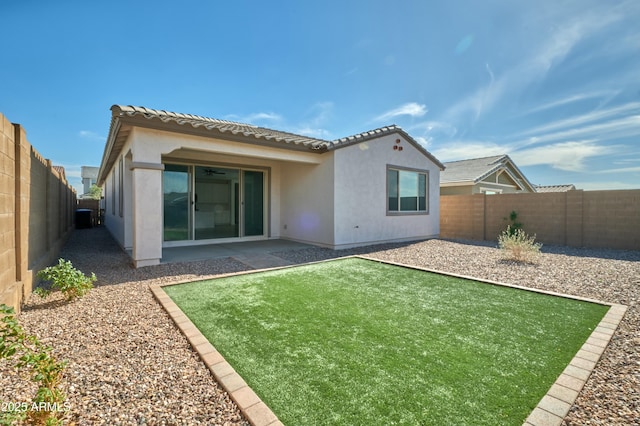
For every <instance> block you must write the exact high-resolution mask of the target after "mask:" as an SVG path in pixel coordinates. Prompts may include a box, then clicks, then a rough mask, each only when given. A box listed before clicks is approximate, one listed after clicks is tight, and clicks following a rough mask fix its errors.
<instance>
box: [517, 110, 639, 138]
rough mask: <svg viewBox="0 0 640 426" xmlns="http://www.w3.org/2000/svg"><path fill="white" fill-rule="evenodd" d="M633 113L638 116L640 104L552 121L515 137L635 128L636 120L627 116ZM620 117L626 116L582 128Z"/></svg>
mask: <svg viewBox="0 0 640 426" xmlns="http://www.w3.org/2000/svg"><path fill="white" fill-rule="evenodd" d="M634 113H635V114H640V102H630V103H627V104H624V105H619V106H616V107H613V108H608V109H603V110H597V111H591V112H588V113H586V114H582V115H578V116H574V117H570V118H566V119H561V120H557V121H553V122H551V123H548V124H543V125H542V126H538V127H534V128H532V129H528V130H526V131H524V132H521V133H519V134H518V135H515V136H525V135H531V134H535V133H546V132H550V131H553V130H559V129H563V128H569V129H570V130H569V131H571V130H578V131H580V129H583V130H581V131H583V132H584V131H600V129H601V128H602V126H605V127H610V128H614V129H615V128H620V127H628V126H631V127H635V126H637V125H638V123H637V122H636V121H637V120H636V119H635V118H634V116H633V115H631V116H629V114H634ZM621 116H623V117H625V116H626V117H625V118H619V119H618V120H614V121H609V122H606V123H600V124H596V125H592V126H588V127H586V128H585V127H584V126H583V125H584V124H587V123H594V122H597V121H601V120H605V119H609V118H613V117H621ZM629 120H630V121H629ZM578 126H583V127H578ZM584 129H591V130H584Z"/></svg>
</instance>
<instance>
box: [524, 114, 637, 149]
mask: <svg viewBox="0 0 640 426" xmlns="http://www.w3.org/2000/svg"><path fill="white" fill-rule="evenodd" d="M570 120H572V119H570ZM570 120H569V121H570ZM637 135H640V115H632V116H629V117H623V118H620V119H617V120H611V121H607V122H604V123H598V124H593V125H590V126H582V127H573V128H570V129H568V130H563V131H559V132H555V133H547V134H544V135H539V136H534V137H531V138H528V139H526V140H522V141H519V142H517V143H515V144H514V148H515V147H519V148H524V147H525V146H530V145H539V144H544V143H551V142H559V141H567V140H575V139H604V138H605V137H606V139H609V140H611V139H613V138H622V137H630V136H637Z"/></svg>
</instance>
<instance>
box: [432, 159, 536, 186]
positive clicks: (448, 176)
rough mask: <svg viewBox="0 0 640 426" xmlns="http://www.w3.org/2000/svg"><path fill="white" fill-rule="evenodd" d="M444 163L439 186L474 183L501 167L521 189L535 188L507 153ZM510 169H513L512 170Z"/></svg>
mask: <svg viewBox="0 0 640 426" xmlns="http://www.w3.org/2000/svg"><path fill="white" fill-rule="evenodd" d="M444 165H445V167H446V169H445V171H444V172H442V173H441V174H440V185H441V186H443V185H444V186H447V185H448V186H451V185H452V184H455V183H460V184H476V183H478V182H481V181H482V180H483V179H485V178H487V177H488V176H491V174H493V173H495V172H497V171H499V170H501V169H502V170H503V171H505V172H506V173H508V174H509V175H510V176H511V178H512V179H513V180H514V181H515V182H517V183H518V184H519V185H520V186H521V187H522V188H521V189H528V190H529V191H531V192H536V188H535V187H534V186H533V185H532V184H531V183H530V182H529V180H528V179H527V178H526V177H525V176H524V174H523V173H522V172H521V171H520V169H518V167H517V166H516V165H515V164H514V163H513V161H512V160H511V158H509V156H508V155H495V156H493V157H483V158H473V159H470V160H460V161H450V162H446V163H444ZM511 170H513V172H512V171H511Z"/></svg>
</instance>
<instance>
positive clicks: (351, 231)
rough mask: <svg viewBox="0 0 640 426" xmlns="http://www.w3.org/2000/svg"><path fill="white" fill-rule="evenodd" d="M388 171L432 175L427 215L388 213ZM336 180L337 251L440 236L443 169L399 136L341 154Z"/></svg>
mask: <svg viewBox="0 0 640 426" xmlns="http://www.w3.org/2000/svg"><path fill="white" fill-rule="evenodd" d="M397 139H400V143H396V140H397ZM394 146H398V147H402V150H400V149H394ZM387 166H396V167H400V168H407V169H416V170H421V171H426V172H427V173H428V179H429V186H428V188H429V194H428V214H403V215H388V214H387ZM335 180H336V184H335V195H334V198H335V236H336V237H335V246H336V248H342V247H349V246H357V245H365V244H371V243H378V242H385V241H401V240H407V239H420V238H428V237H433V236H437V235H438V234H439V227H440V208H439V198H440V189H439V182H440V169H439V168H438V166H436V165H435V164H433V163H432V162H431V161H430V160H429V159H428V158H426V157H425V156H424V155H423V154H422V153H421V152H420V151H418V150H417V149H416V148H415V147H414V146H413V145H411V144H410V143H409V142H407V141H406V140H404V139H403V138H401V137H399V136H398V135H388V136H384V137H382V138H379V139H373V140H369V141H366V142H362V143H360V144H356V145H352V146H349V147H345V148H341V149H338V150H336V151H335Z"/></svg>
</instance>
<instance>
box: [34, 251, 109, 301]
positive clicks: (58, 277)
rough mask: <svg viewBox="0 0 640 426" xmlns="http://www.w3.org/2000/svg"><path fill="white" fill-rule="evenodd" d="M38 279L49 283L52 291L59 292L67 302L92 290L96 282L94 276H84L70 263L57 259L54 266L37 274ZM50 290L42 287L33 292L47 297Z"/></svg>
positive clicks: (92, 274)
mask: <svg viewBox="0 0 640 426" xmlns="http://www.w3.org/2000/svg"><path fill="white" fill-rule="evenodd" d="M38 278H40V279H42V280H45V281H50V282H51V288H52V289H58V290H60V291H61V292H62V293H63V294H64V295H65V296H66V297H67V300H72V299H75V298H76V297H81V296H84V295H85V294H87V292H88V291H89V290H91V289H92V288H93V283H94V282H95V281H96V275H95V274H94V273H93V272H92V273H91V276H86V275H85V274H83V273H82V271H79V270H77V269H76V268H74V267H73V265H72V264H71V261H69V260H64V259H59V260H58V264H57V265H56V266H49V267H47V268H45V269H43V270H42V271H40V272H38ZM50 292H51V290H46V289H44V288H42V287H39V288H37V289H36V290H34V293H36V294H38V295H40V296H41V297H46V296H48V295H49V293H50Z"/></svg>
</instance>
